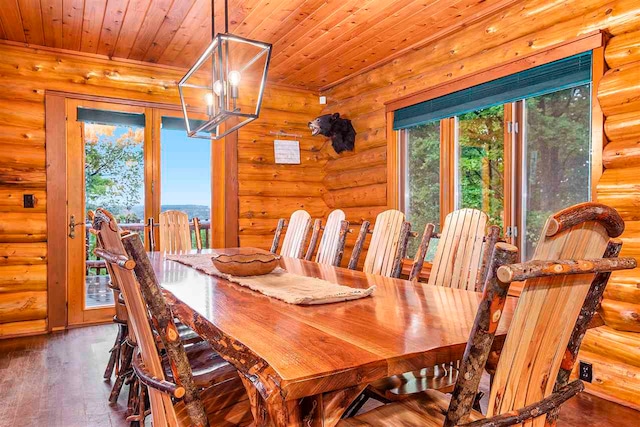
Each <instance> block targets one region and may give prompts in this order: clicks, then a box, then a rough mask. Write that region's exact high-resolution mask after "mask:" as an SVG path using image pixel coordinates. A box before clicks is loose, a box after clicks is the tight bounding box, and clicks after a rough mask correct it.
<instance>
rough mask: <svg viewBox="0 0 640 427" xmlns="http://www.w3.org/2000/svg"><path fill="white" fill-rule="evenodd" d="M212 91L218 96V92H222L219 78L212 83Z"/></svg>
mask: <svg viewBox="0 0 640 427" xmlns="http://www.w3.org/2000/svg"><path fill="white" fill-rule="evenodd" d="M213 91H214V92H215V93H216V95H218V96H220V94H221V93H222V82H221V81H220V80H216V82H215V83H214V84H213Z"/></svg>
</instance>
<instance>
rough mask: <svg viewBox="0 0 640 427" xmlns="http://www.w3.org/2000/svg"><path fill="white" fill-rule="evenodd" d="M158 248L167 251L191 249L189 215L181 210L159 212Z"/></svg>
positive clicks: (174, 251) (175, 251)
mask: <svg viewBox="0 0 640 427" xmlns="http://www.w3.org/2000/svg"><path fill="white" fill-rule="evenodd" d="M159 225H160V227H159V231H160V233H159V235H160V239H159V243H160V245H159V247H158V250H159V251H161V252H167V253H177V252H185V251H190V250H191V228H190V224H189V215H187V214H186V213H185V212H181V211H164V212H161V213H160V221H159Z"/></svg>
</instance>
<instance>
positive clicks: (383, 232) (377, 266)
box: [348, 209, 411, 277]
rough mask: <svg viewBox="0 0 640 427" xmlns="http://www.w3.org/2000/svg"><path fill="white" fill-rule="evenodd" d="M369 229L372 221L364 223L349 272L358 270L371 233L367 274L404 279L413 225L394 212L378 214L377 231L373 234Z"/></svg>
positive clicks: (375, 229)
mask: <svg viewBox="0 0 640 427" xmlns="http://www.w3.org/2000/svg"><path fill="white" fill-rule="evenodd" d="M369 226H370V223H369V221H363V223H362V226H361V227H360V232H359V233H358V237H357V239H356V243H355V245H354V247H353V252H352V253H351V259H350V260H349V266H348V268H349V269H351V270H355V269H356V267H357V265H358V261H359V259H360V253H361V252H362V248H363V247H364V243H365V240H366V237H367V234H369V233H370V234H371V241H370V243H369V249H368V250H367V256H366V257H365V259H364V267H363V271H364V272H365V273H372V274H379V275H381V276H387V277H400V273H401V272H402V260H403V259H404V256H405V254H406V252H407V244H408V241H409V234H410V233H411V224H410V223H408V222H407V221H405V220H404V214H403V213H402V212H400V211H397V210H393V209H391V210H388V211H384V212H381V213H380V214H378V216H377V217H376V222H375V224H374V228H373V231H371V230H369Z"/></svg>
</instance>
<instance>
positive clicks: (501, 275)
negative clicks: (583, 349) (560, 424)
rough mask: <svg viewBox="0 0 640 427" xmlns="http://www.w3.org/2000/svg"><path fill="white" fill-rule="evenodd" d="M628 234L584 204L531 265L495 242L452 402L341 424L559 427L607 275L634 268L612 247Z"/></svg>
mask: <svg viewBox="0 0 640 427" xmlns="http://www.w3.org/2000/svg"><path fill="white" fill-rule="evenodd" d="M623 230H624V222H623V221H622V219H621V218H620V216H619V215H618V213H617V212H616V211H615V210H614V209H612V208H609V207H607V206H604V205H601V204H597V203H583V204H580V205H576V206H573V207H571V208H568V209H565V210H563V211H560V212H558V213H556V214H555V215H552V216H551V217H550V218H549V220H548V221H547V223H546V225H545V227H544V229H543V232H542V237H541V239H540V242H539V244H538V247H537V248H536V253H535V255H534V257H533V260H531V261H528V262H525V263H520V264H512V263H513V262H514V261H515V260H516V256H517V250H516V248H515V247H514V246H511V245H508V244H506V243H498V244H497V245H496V248H495V250H494V253H493V255H492V262H491V264H490V266H491V267H490V274H489V277H488V280H487V283H486V286H485V289H484V292H483V296H482V302H481V303H480V307H479V309H478V313H477V316H476V319H475V322H474V325H473V328H472V332H471V336H470V337H469V341H468V342H467V348H466V350H465V353H464V358H463V360H462V364H461V367H460V375H459V376H458V380H457V382H456V385H455V388H454V390H453V393H452V395H451V398H450V399H449V398H448V397H447V396H446V395H445V394H443V393H441V392H438V391H435V390H429V391H427V392H426V393H422V394H419V395H414V396H412V397H410V398H408V399H405V400H402V401H400V402H394V403H391V404H389V405H385V406H382V407H380V408H377V409H374V410H372V411H369V412H367V413H365V414H362V415H359V416H357V417H354V418H351V419H345V420H342V421H341V422H340V423H339V424H338V425H340V426H364V425H366V426H375V425H381V426H390V425H392V426H393V425H395V426H445V427H450V426H456V425H458V426H466V427H477V426H507V425H520V424H521V423H523V422H525V421H527V423H526V424H525V425H534V426H538V425H540V426H542V425H555V421H556V419H557V416H558V411H559V408H560V405H562V404H563V403H564V402H566V401H567V400H568V399H569V398H571V397H572V396H574V395H576V394H577V393H579V392H580V391H582V389H583V387H584V386H583V384H582V382H581V381H580V380H576V381H573V382H572V383H568V380H569V375H570V373H571V371H572V369H573V366H574V363H575V360H576V357H577V354H578V350H579V348H580V343H581V341H582V337H583V336H584V333H585V331H586V328H587V326H588V324H589V322H590V321H591V319H592V317H593V314H594V312H595V311H596V307H597V305H598V303H599V301H600V298H601V297H602V294H603V292H604V288H605V286H606V283H607V281H608V279H609V275H610V272H611V271H615V270H622V269H629V268H635V267H636V261H635V259H633V258H617V255H618V254H619V252H620V247H621V245H622V243H621V241H619V240H612V239H611V238H612V237H617V236H619V235H620V234H621V233H622V231H623ZM523 280H525V283H524V287H523V290H522V294H521V295H520V298H519V299H518V304H517V307H516V310H515V313H514V315H513V318H512V321H511V325H510V327H509V332H508V334H507V337H506V341H505V343H504V346H503V349H502V356H501V358H500V361H499V363H498V368H497V372H496V375H495V379H494V382H493V385H492V388H491V396H490V401H489V410H488V413H487V418H485V417H484V416H483V415H482V414H481V413H479V412H476V411H473V410H472V405H473V401H474V399H475V396H476V393H477V391H478V386H479V384H480V378H481V376H482V372H483V369H484V366H485V364H486V361H487V358H488V356H489V352H490V351H491V347H492V344H493V339H494V335H495V331H496V329H497V325H498V323H499V321H500V317H501V314H502V310H503V308H504V303H505V300H506V298H507V292H508V289H509V284H510V283H512V282H514V281H523Z"/></svg>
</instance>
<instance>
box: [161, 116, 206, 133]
mask: <svg viewBox="0 0 640 427" xmlns="http://www.w3.org/2000/svg"><path fill="white" fill-rule="evenodd" d="M203 124H204V120H196V119H189V126H191V129H197V128H198V127H200V126H202V125H203ZM162 129H167V130H181V131H185V132H186V131H187V126H186V124H185V123H184V118H182V117H170V116H165V117H163V118H162Z"/></svg>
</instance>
